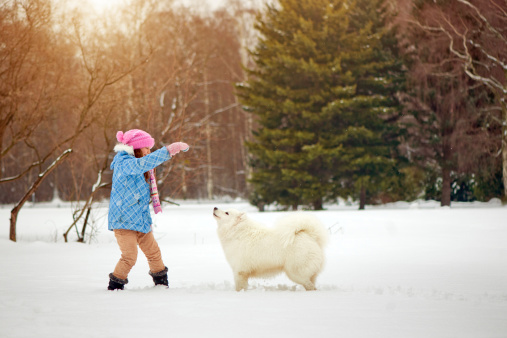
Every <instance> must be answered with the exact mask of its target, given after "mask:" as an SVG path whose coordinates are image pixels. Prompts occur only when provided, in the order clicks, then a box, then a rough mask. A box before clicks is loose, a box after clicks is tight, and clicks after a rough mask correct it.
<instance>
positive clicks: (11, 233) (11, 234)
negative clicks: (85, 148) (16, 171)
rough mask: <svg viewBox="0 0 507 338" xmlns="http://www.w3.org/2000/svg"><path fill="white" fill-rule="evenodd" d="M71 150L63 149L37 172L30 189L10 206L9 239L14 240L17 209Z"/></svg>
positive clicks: (19, 208) (18, 209)
mask: <svg viewBox="0 0 507 338" xmlns="http://www.w3.org/2000/svg"><path fill="white" fill-rule="evenodd" d="M71 152H72V149H67V150H65V151H64V152H63V153H62V154H61V155H60V156H59V157H58V158H57V159H56V160H55V161H54V162H53V163H52V164H51V165H50V166H49V167H48V168H47V169H46V171H44V172H43V173H41V174H39V176H37V179H36V180H35V182H33V184H32V186H31V187H30V189H28V191H27V193H26V194H25V196H23V198H21V200H20V201H19V202H18V204H17V205H16V206H15V207H14V208H12V210H11V226H10V231H9V239H10V240H11V241H13V242H16V222H17V220H18V213H19V211H20V210H21V208H22V207H23V205H24V204H25V202H26V201H28V199H29V198H30V196H31V195H32V194H33V193H34V191H36V190H37V188H39V186H40V185H41V183H42V181H44V179H45V178H46V177H47V176H48V175H49V174H50V173H51V172H52V171H53V170H54V169H55V168H56V167H57V166H58V165H60V164H61V163H62V161H63V160H64V159H65V158H66V157H67V156H69V155H70V153H71Z"/></svg>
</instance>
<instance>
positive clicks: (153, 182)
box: [149, 169, 162, 214]
mask: <svg viewBox="0 0 507 338" xmlns="http://www.w3.org/2000/svg"><path fill="white" fill-rule="evenodd" d="M149 173H150V190H151V201H152V202H153V210H154V211H155V214H158V213H159V212H162V206H161V205H160V199H159V197H158V189H157V179H156V178H155V172H154V170H153V169H151V170H150V171H149Z"/></svg>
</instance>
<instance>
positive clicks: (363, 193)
mask: <svg viewBox="0 0 507 338" xmlns="http://www.w3.org/2000/svg"><path fill="white" fill-rule="evenodd" d="M365 206H366V188H365V187H364V186H362V187H361V192H360V194H359V210H364V207H365Z"/></svg>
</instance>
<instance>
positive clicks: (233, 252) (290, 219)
mask: <svg viewBox="0 0 507 338" xmlns="http://www.w3.org/2000/svg"><path fill="white" fill-rule="evenodd" d="M213 216H214V218H215V220H216V221H217V225H218V228H217V232H218V237H219V238H220V242H221V243H222V248H223V250H224V253H225V257H226V259H227V261H228V262H229V265H230V266H231V268H232V271H233V274H234V281H235V284H236V290H237V291H240V290H246V289H247V287H248V278H250V277H269V276H273V275H276V274H278V273H281V272H285V273H286V274H287V276H288V277H289V278H290V279H291V280H292V281H293V282H295V283H297V284H301V285H302V286H303V287H304V288H305V289H306V290H316V288H315V280H316V278H317V276H318V275H319V273H320V272H321V271H322V268H323V267H324V260H325V255H324V247H325V245H326V243H327V241H328V237H329V235H328V232H327V230H326V229H325V228H324V226H323V225H322V224H321V222H320V221H319V220H318V218H317V217H315V216H313V215H311V214H308V213H304V212H295V213H293V214H290V215H288V216H286V217H284V218H282V219H281V220H280V221H279V222H278V223H277V224H276V225H275V226H274V227H266V226H264V225H262V224H260V223H258V222H255V221H253V220H251V219H249V218H248V217H247V215H246V214H245V213H243V212H239V211H238V210H235V209H229V210H227V211H222V210H219V209H218V208H215V209H214V210H213Z"/></svg>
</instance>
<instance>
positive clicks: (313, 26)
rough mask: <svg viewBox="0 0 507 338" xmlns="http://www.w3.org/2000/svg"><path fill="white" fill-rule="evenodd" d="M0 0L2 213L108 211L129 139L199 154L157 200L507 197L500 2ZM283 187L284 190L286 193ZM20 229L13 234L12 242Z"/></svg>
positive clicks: (506, 13)
mask: <svg viewBox="0 0 507 338" xmlns="http://www.w3.org/2000/svg"><path fill="white" fill-rule="evenodd" d="M70 3H71V2H69V1H63V0H60V1H57V2H54V1H50V0H31V1H30V0H12V1H11V0H8V1H2V3H1V4H0V203H2V204H14V208H13V209H12V212H11V239H13V240H15V223H16V217H17V214H18V212H19V210H20V209H21V208H22V207H23V205H24V204H25V203H26V202H27V201H33V202H37V201H48V200H51V199H54V198H60V199H62V200H66V201H74V202H75V207H74V209H75V212H74V220H75V222H74V224H73V225H72V226H76V225H77V224H78V223H80V224H82V227H83V229H82V233H83V234H84V232H85V227H86V222H87V221H86V220H87V218H88V216H89V215H90V212H91V211H92V208H93V202H94V201H98V200H102V199H105V198H108V196H109V193H110V191H109V189H110V183H111V176H112V172H111V170H110V169H109V165H110V163H111V161H112V158H113V157H114V152H113V147H114V145H115V143H116V139H115V135H116V132H117V131H118V130H122V131H126V130H129V129H133V128H139V129H143V130H146V131H148V132H149V133H150V134H151V135H152V136H153V137H154V138H155V140H156V145H155V148H156V147H161V146H162V145H164V144H168V143H171V142H174V141H185V142H187V143H189V144H190V145H191V147H192V151H190V152H188V153H186V154H185V155H184V156H176V157H175V158H174V159H172V160H171V161H169V162H167V163H166V164H164V165H162V166H160V167H159V168H158V170H157V178H158V182H159V191H160V194H161V198H162V200H163V201H164V200H165V201H166V202H171V201H173V200H175V199H213V198H217V197H230V198H242V199H249V200H250V202H251V203H252V204H254V205H256V206H257V207H258V208H259V209H261V210H262V209H263V208H264V206H265V205H275V206H277V207H278V208H280V209H287V208H290V207H292V208H293V209H298V208H301V207H304V208H312V209H320V208H322V207H323V203H324V202H333V201H337V200H338V199H344V200H346V201H349V202H351V201H360V203H359V205H360V208H364V205H365V204H366V203H371V204H380V203H386V202H392V201H399V200H409V201H410V200H415V199H434V200H439V201H441V204H442V205H450V203H451V201H474V200H480V201H487V200H489V199H491V198H493V197H498V198H504V196H505V195H506V194H505V189H506V188H507V184H505V182H506V181H505V180H506V179H507V174H506V172H507V154H506V151H505V145H506V137H507V136H506V134H507V132H506V125H507V108H506V100H505V98H506V95H507V88H506V74H507V34H506V32H505V29H506V28H505V27H507V25H506V23H507V1H505V0H483V1H479V0H474V1H472V0H470V1H466V0H438V1H433V0H431V1H429V0H428V1H426V0H413V1H412V0H397V1H395V0H385V1H382V0H378V1H377V0H372V1H366V0H356V1H353V0H350V1H349V0H347V1H344V0H316V1H309V0H308V1H305V0H280V1H277V2H274V3H267V4H265V3H260V2H255V1H251V2H246V1H239V0H229V1H226V2H225V3H224V6H223V7H221V8H219V9H216V10H214V11H204V10H202V8H201V7H196V6H192V5H185V6H182V5H177V4H175V3H174V2H172V1H154V0H130V1H126V2H125V4H124V5H122V6H118V7H114V8H110V9H108V11H106V12H103V13H96V12H95V13H94V12H90V11H88V10H87V8H85V7H79V6H77V7H76V6H71V5H70ZM275 187H276V189H274V188H275ZM13 232H14V234H13Z"/></svg>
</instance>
